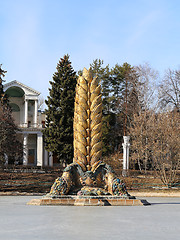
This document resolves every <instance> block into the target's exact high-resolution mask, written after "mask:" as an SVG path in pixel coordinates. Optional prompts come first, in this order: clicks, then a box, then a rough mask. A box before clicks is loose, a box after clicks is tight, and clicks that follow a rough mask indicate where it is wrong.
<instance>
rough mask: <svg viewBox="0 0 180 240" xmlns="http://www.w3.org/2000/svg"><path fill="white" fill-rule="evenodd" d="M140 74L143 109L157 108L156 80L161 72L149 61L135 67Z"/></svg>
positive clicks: (140, 96) (139, 87)
mask: <svg viewBox="0 0 180 240" xmlns="http://www.w3.org/2000/svg"><path fill="white" fill-rule="evenodd" d="M135 70H136V72H137V74H138V78H139V83H140V84H139V85H138V86H137V87H138V89H139V90H138V92H139V100H140V102H141V103H142V106H143V107H142V108H141V109H142V110H143V111H144V110H145V109H146V110H147V109H151V108H153V109H154V108H157V102H158V101H157V100H158V98H157V86H156V81H157V79H158V77H159V73H158V72H157V71H156V70H154V69H153V68H152V67H151V66H150V65H149V64H148V63H144V64H140V65H138V66H136V67H135Z"/></svg>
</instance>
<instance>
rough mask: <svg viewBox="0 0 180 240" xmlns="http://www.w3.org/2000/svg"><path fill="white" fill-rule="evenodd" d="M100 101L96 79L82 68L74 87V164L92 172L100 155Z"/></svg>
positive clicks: (90, 72) (98, 85) (99, 88)
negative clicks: (81, 73)
mask: <svg viewBox="0 0 180 240" xmlns="http://www.w3.org/2000/svg"><path fill="white" fill-rule="evenodd" d="M101 136H102V99H101V86H100V83H99V80H98V77H97V76H96V77H94V78H93V74H92V70H91V68H90V69H89V70H87V69H86V68H84V70H83V75H82V76H80V77H79V78H78V81H77V85H76V97H75V111H74V160H73V161H74V162H75V163H78V164H79V165H81V167H82V168H83V170H84V171H86V170H88V171H90V170H91V171H93V169H94V168H95V167H96V165H98V163H99V161H100V159H101V155H102V140H101Z"/></svg>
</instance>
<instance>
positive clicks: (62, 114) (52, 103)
mask: <svg viewBox="0 0 180 240" xmlns="http://www.w3.org/2000/svg"><path fill="white" fill-rule="evenodd" d="M56 69H57V71H56V72H55V73H54V75H53V80H52V81H50V84H51V88H50V89H49V96H48V99H47V100H46V101H45V102H46V105H47V109H46V110H45V113H46V125H45V129H44V131H43V133H44V140H45V147H46V150H47V151H48V152H52V153H53V155H56V156H57V158H58V160H59V161H60V162H64V161H65V162H66V163H70V162H72V160H73V116H74V97H75V86H76V72H75V71H74V70H73V68H72V66H71V62H70V60H69V55H64V57H63V58H61V59H60V60H59V62H58V64H57V68H56Z"/></svg>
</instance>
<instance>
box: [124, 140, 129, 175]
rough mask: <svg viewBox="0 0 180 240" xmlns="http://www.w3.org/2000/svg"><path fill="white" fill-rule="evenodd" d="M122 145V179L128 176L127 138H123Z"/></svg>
mask: <svg viewBox="0 0 180 240" xmlns="http://www.w3.org/2000/svg"><path fill="white" fill-rule="evenodd" d="M123 139H124V143H123V144H122V146H123V171H122V175H123V177H126V176H127V175H128V170H129V147H130V143H129V139H130V137H129V136H123Z"/></svg>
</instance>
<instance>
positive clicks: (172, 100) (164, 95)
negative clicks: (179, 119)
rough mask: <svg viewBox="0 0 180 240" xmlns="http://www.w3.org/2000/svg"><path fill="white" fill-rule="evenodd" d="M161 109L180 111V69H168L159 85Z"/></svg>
mask: <svg viewBox="0 0 180 240" xmlns="http://www.w3.org/2000/svg"><path fill="white" fill-rule="evenodd" d="M159 101H160V106H161V109H164V108H169V109H171V110H172V109H175V110H177V111H180V70H171V69H168V70H167V72H166V74H165V76H164V79H163V81H162V83H161V84H160V86H159Z"/></svg>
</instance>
